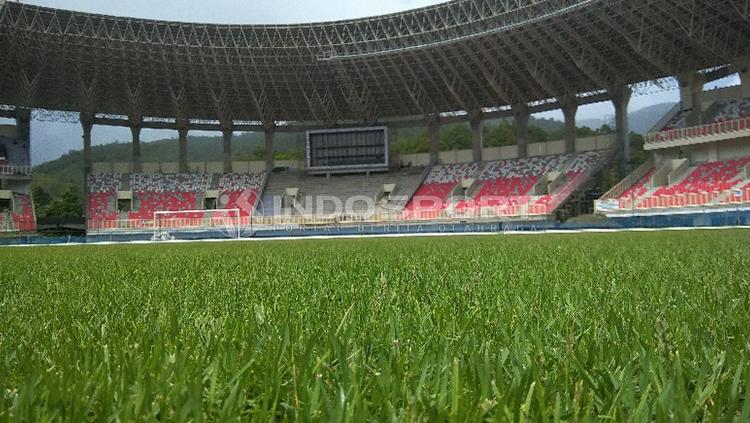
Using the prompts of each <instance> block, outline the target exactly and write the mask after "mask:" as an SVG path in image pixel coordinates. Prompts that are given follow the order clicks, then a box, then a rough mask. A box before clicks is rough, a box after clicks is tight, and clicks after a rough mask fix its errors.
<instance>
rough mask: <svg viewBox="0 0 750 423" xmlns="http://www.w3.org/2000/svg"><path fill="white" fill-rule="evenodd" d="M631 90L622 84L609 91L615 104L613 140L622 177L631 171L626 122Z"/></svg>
mask: <svg viewBox="0 0 750 423" xmlns="http://www.w3.org/2000/svg"><path fill="white" fill-rule="evenodd" d="M632 94H633V92H632V91H631V90H630V88H629V87H627V86H623V87H618V88H615V89H611V90H610V91H609V96H610V97H611V98H612V104H613V105H614V106H615V140H616V144H617V147H616V148H617V154H616V157H618V158H620V163H621V165H622V166H621V168H620V176H622V177H623V178H624V177H625V176H627V175H629V174H630V172H632V170H633V168H632V159H631V155H630V126H629V124H628V105H629V104H630V97H631V95H632Z"/></svg>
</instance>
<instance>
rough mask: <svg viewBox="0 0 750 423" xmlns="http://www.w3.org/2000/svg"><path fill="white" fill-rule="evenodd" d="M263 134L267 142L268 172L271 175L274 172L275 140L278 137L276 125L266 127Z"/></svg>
mask: <svg viewBox="0 0 750 423" xmlns="http://www.w3.org/2000/svg"><path fill="white" fill-rule="evenodd" d="M263 134H264V135H265V141H266V172H268V173H271V172H273V153H274V151H273V140H274V138H275V137H276V126H275V124H269V125H265V126H264V130H263Z"/></svg>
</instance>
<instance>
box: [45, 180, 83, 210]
mask: <svg viewBox="0 0 750 423" xmlns="http://www.w3.org/2000/svg"><path fill="white" fill-rule="evenodd" d="M81 210H83V202H82V201H81V194H80V193H79V192H78V190H77V189H74V188H72V187H71V188H68V190H67V191H65V192H63V193H62V195H60V196H59V197H58V198H56V199H55V200H54V201H52V202H51V203H49V204H48V205H47V206H46V207H43V208H41V209H40V210H39V212H40V213H38V214H39V215H40V217H81Z"/></svg>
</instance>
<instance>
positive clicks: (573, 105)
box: [560, 95, 578, 154]
mask: <svg viewBox="0 0 750 423" xmlns="http://www.w3.org/2000/svg"><path fill="white" fill-rule="evenodd" d="M560 103H561V105H562V112H563V115H564V116H565V153H568V154H569V153H575V151H576V114H577V113H578V98H577V97H576V96H575V95H568V96H565V97H562V98H560Z"/></svg>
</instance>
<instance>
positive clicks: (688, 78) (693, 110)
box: [677, 72, 706, 126]
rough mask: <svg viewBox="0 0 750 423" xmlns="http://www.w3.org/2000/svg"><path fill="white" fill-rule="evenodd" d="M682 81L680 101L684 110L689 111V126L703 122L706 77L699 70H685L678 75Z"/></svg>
mask: <svg viewBox="0 0 750 423" xmlns="http://www.w3.org/2000/svg"><path fill="white" fill-rule="evenodd" d="M677 80H678V81H679V83H680V101H681V102H682V110H683V111H687V112H689V113H688V115H687V126H697V125H700V124H702V123H703V100H702V98H703V86H704V85H705V84H706V77H705V76H704V75H701V74H700V73H698V72H683V73H681V74H679V75H677Z"/></svg>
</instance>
